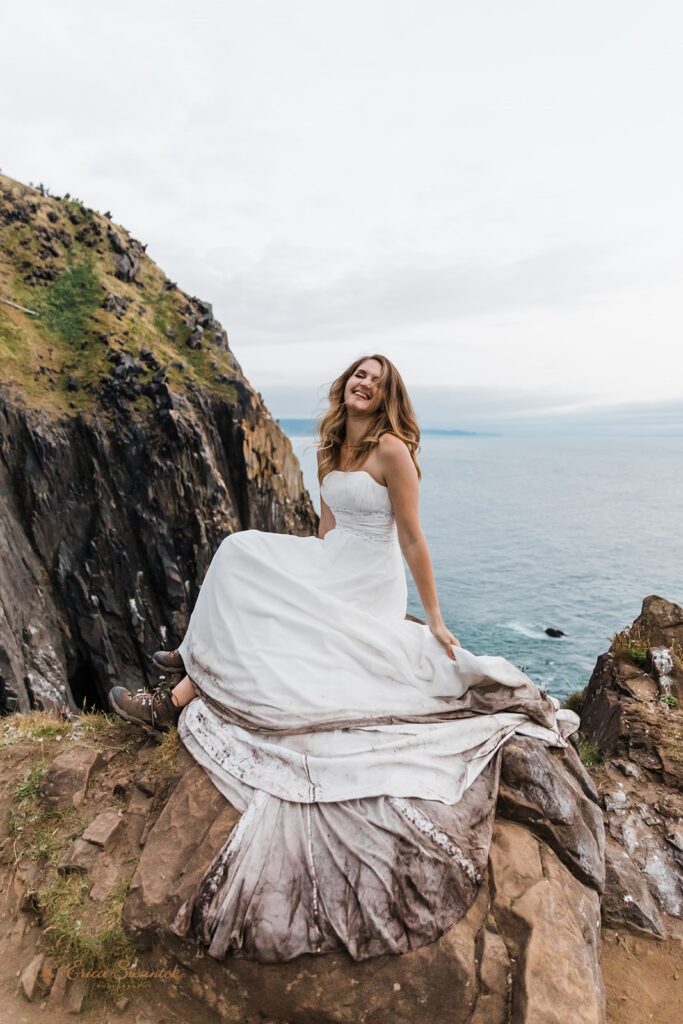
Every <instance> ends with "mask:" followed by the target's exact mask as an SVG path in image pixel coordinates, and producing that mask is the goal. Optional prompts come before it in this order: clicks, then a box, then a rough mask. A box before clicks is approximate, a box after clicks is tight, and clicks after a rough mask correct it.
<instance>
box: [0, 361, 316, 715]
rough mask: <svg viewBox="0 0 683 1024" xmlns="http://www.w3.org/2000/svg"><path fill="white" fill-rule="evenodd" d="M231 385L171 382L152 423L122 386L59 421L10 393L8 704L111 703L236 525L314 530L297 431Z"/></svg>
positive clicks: (3, 639)
mask: <svg viewBox="0 0 683 1024" xmlns="http://www.w3.org/2000/svg"><path fill="white" fill-rule="evenodd" d="M119 365H120V366H123V367H124V369H125V368H126V364H125V362H123V363H120V364H119ZM118 368H119V367H118V366H117V367H116V369H118ZM113 379H114V380H115V381H116V382H117V383H120V384H121V385H123V386H124V387H125V385H126V384H127V378H126V377H125V376H124V377H121V378H113ZM232 386H233V388H234V394H236V400H235V401H234V402H230V403H228V402H227V401H226V400H222V399H221V398H220V397H219V396H216V395H214V394H212V395H208V394H205V393H204V392H203V391H201V390H200V389H196V390H195V391H194V392H192V393H191V394H189V395H188V396H182V395H178V394H176V393H174V392H173V391H172V390H171V389H170V388H169V387H168V385H166V384H165V383H164V382H162V381H160V382H158V387H157V388H156V389H155V388H150V395H149V397H150V398H151V401H152V403H153V411H152V412H151V413H150V414H149V415H148V416H147V417H145V418H143V419H141V418H140V417H139V416H138V415H133V413H132V412H129V411H128V410H127V409H126V403H125V397H122V396H121V395H119V394H118V393H117V392H116V391H115V390H114V391H113V393H112V391H110V390H108V389H107V388H104V389H103V393H102V399H101V403H100V411H99V415H96V416H85V415H77V416H74V417H70V418H69V417H63V418H60V419H58V420H53V419H50V418H48V417H47V416H44V415H41V414H39V413H37V412H36V411H33V410H27V409H24V408H22V407H20V406H19V405H17V404H14V403H10V402H9V401H6V400H4V399H3V397H2V394H1V393H0V504H1V508H0V511H1V513H2V525H1V527H0V551H2V553H3V567H6V568H7V571H6V572H5V571H3V574H2V578H1V579H0V609H2V610H0V681H1V684H2V688H3V690H4V694H5V707H6V709H7V710H12V708H13V706H16V703H17V702H18V706H19V707H20V708H22V709H27V708H29V707H42V708H59V707H70V708H72V709H74V708H75V707H77V706H81V705H82V704H83V702H84V701H85V703H86V704H87V705H93V704H94V705H95V706H101V707H104V706H105V699H106V694H107V691H108V690H109V689H110V687H111V686H112V685H113V684H114V683H123V684H124V685H128V686H130V687H135V686H141V685H145V684H146V683H148V682H151V681H152V678H151V674H150V666H149V660H148V655H149V653H151V652H152V651H153V650H155V649H156V648H159V647H167V646H169V647H174V646H176V645H177V643H178V642H179V641H180V640H181V639H182V635H183V633H184V630H185V627H186V624H187V621H188V617H189V615H190V613H191V611H192V608H193V606H194V602H195V600H196V597H197V593H198V588H199V586H200V585H201V582H202V579H203V577H204V574H205V572H206V569H207V568H208V565H209V562H210V560H211V557H212V555H213V553H214V551H215V550H216V548H217V547H218V545H219V543H220V541H221V540H222V539H223V537H224V536H226V534H228V533H232V532H233V531H235V530H240V529H247V528H250V527H252V528H256V529H261V530H270V531H274V532H282V533H295V534H299V535H307V534H311V533H314V532H315V529H316V525H317V519H316V515H315V512H314V510H313V507H312V504H311V501H310V497H309V495H308V492H307V491H306V490H305V488H304V486H303V479H302V476H301V470H300V467H299V465H298V461H297V459H296V457H295V455H294V453H293V450H292V447H291V444H290V442H289V440H288V438H287V437H286V436H285V435H283V434H282V432H281V431H280V428H279V426H278V425H277V424H276V423H275V422H274V421H273V420H272V419H271V417H270V415H269V414H268V412H267V410H266V409H265V407H264V406H263V404H262V403H261V402H260V401H259V399H258V398H257V396H256V395H255V393H254V392H253V391H252V389H251V388H250V387H249V385H248V384H247V383H246V382H245V381H244V380H243V379H240V378H238V377H235V378H234V380H233V382H232ZM13 702H14V703H13Z"/></svg>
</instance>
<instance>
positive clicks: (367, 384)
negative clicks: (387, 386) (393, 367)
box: [344, 359, 384, 415]
mask: <svg viewBox="0 0 683 1024" xmlns="http://www.w3.org/2000/svg"><path fill="white" fill-rule="evenodd" d="M381 373H382V364H381V363H379V362H378V361H377V360H376V359H364V360H363V362H362V363H360V365H359V366H357V367H356V369H355V370H354V372H353V373H352V374H351V376H350V377H349V379H348V380H347V382H346V387H345V388H344V402H345V404H346V411H347V413H350V414H354V413H355V414H359V413H360V414H365V415H367V414H368V413H374V412H377V410H378V409H380V408H381V406H382V401H383V398H384V395H383V393H382V388H381V387H380V386H379V384H378V381H379V378H380V375H381Z"/></svg>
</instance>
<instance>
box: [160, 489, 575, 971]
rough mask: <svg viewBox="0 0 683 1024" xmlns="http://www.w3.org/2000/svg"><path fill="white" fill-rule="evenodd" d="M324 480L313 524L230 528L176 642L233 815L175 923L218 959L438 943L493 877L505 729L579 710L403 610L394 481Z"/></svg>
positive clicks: (191, 708)
mask: <svg viewBox="0 0 683 1024" xmlns="http://www.w3.org/2000/svg"><path fill="white" fill-rule="evenodd" d="M321 493H322V495H323V497H324V499H325V501H326V503H327V504H328V505H329V506H330V508H331V509H332V512H333V513H334V516H335V521H336V526H335V528H334V529H333V530H330V531H328V532H327V534H326V535H325V537H324V538H323V539H322V540H321V539H319V538H318V537H293V536H288V535H283V534H274V533H266V532H261V531H258V530H245V531H242V532H238V533H234V534H231V535H230V536H229V537H227V538H226V539H225V540H224V541H223V543H222V544H221V545H220V547H219V548H218V550H217V552H216V554H215V555H214V558H213V560H212V562H211V564H210V566H209V569H208V571H207V573H206V576H205V579H204V582H203V584H202V587H201V590H200V592H199V596H198V599H197V602H196V605H195V608H194V611H193V613H192V616H191V619H190V622H189V625H188V629H187V632H186V634H185V637H184V639H183V641H182V643H181V645H180V648H179V650H180V653H181V654H182V656H183V659H184V662H185V666H186V669H187V671H188V674H189V675H190V677H191V678H192V680H193V681H194V683H195V686H196V688H197V689H198V691H199V694H200V696H199V697H198V698H197V699H195V700H193V701H191V702H190V704H188V705H187V706H186V707H185V708H184V709H183V711H182V713H181V716H180V720H179V724H178V730H179V733H180V736H181V739H182V741H183V743H184V744H185V745H186V747H187V748H188V750H189V751H190V753H191V754H192V755H193V757H194V758H195V759H196V760H197V761H198V762H199V763H200V764H201V765H202V766H203V768H204V769H205V770H206V772H207V774H208V775H209V777H210V778H211V780H212V781H213V783H214V784H215V785H216V786H217V787H218V789H219V790H220V791H221V792H222V793H223V794H224V795H225V797H226V798H227V799H228V800H229V801H230V802H231V803H232V804H233V805H234V806H235V807H236V808H237V809H238V810H239V811H241V812H242V817H241V818H240V820H239V822H238V824H237V825H236V826H235V829H234V830H233V832H232V834H231V835H230V836H229V837H228V838H227V840H226V843H225V844H224V846H223V847H222V849H221V850H219V851H218V853H217V854H216V856H215V857H214V858H213V860H212V862H211V863H210V864H209V865H208V866H207V869H206V872H205V874H204V876H203V878H202V879H201V881H200V883H199V885H198V886H197V888H196V891H195V893H194V894H193V896H192V898H191V899H189V900H187V901H186V902H185V903H184V904H183V906H182V907H181V908H180V910H179V911H178V914H177V916H176V919H175V921H174V924H173V930H174V931H175V932H176V934H178V935H184V936H189V935H193V936H194V937H195V938H196V939H197V940H198V941H200V942H201V943H203V944H204V945H205V946H206V947H207V949H208V952H209V954H210V955H211V956H214V957H216V958H218V959H220V958H222V957H224V956H226V955H227V954H231V955H234V956H241V957H247V958H250V959H255V960H260V961H264V962H265V961H283V960H290V959H292V958H293V957H295V956H298V955H300V954H301V953H322V952H328V951H331V950H339V949H346V950H347V951H348V953H349V954H350V955H351V956H352V957H353V958H354V959H357V960H361V959H365V958H367V957H372V956H378V955H380V954H383V953H402V952H406V951H407V950H409V949H413V948H415V947H417V946H421V945H424V944H425V943H428V942H432V941H434V939H436V938H438V936H439V935H441V934H442V933H443V932H444V931H445V930H446V929H447V928H449V927H450V926H451V925H452V924H454V923H455V921H457V920H458V919H459V918H460V917H461V916H462V915H463V914H464V913H465V912H466V911H467V909H468V908H469V906H470V905H471V903H472V901H473V900H474V898H475V896H476V893H477V889H478V887H479V884H480V882H481V880H482V874H483V871H484V870H485V867H486V861H487V856H488V849H489V844H490V840H491V832H492V827H493V816H494V811H495V803H496V796H497V790H498V776H499V769H500V758H499V751H500V748H501V745H502V744H503V743H504V742H505V740H506V739H508V738H509V737H510V736H512V735H513V734H515V733H517V734H520V733H521V734H524V735H527V736H534V737H536V738H537V739H538V740H539V742H543V743H546V744H548V745H550V746H558V747H563V746H565V745H566V742H567V740H566V737H567V736H568V735H570V734H571V733H572V732H574V731H575V730H576V729H577V728H578V725H579V719H578V717H577V716H576V715H575V714H574V713H573V712H571V711H566V710H560V709H559V705H558V702H557V701H556V700H555V699H554V698H552V697H550V696H548V695H546V694H545V693H543V692H542V691H541V690H539V689H538V687H536V685H535V684H534V683H533V682H532V681H531V679H529V677H528V676H526V675H525V674H524V673H523V672H522V671H520V670H519V669H517V668H516V667H515V666H514V665H512V664H511V662H509V661H507V660H506V659H505V658H502V657H499V656H489V655H475V654H473V653H472V652H470V651H468V650H466V649H465V648H462V647H455V646H454V647H453V648H452V650H453V653H454V654H455V658H456V660H455V662H453V661H452V660H451V659H450V658H449V657H448V656H447V654H446V652H445V651H444V650H443V648H442V646H441V645H440V644H439V643H438V641H437V640H436V639H435V638H434V637H433V636H432V634H431V633H430V631H429V628H428V626H426V625H422V624H420V623H417V622H413V621H411V620H409V619H406V618H405V614H406V605H407V584H406V575H405V569H404V564H403V558H402V555H401V550H400V546H399V544H398V537H397V531H396V523H395V520H394V514H393V509H392V506H391V501H390V498H389V492H388V490H387V488H386V487H384V486H383V485H381V484H379V483H378V482H377V481H376V480H375V479H374V477H372V476H371V475H370V474H369V473H367V472H365V471H364V470H351V471H341V470H333V471H332V472H331V473H328V474H327V475H326V477H325V479H324V480H323V483H322V488H321Z"/></svg>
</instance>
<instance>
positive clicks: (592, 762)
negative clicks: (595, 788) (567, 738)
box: [576, 736, 602, 768]
mask: <svg viewBox="0 0 683 1024" xmlns="http://www.w3.org/2000/svg"><path fill="white" fill-rule="evenodd" d="M576 749H577V751H578V754H579V757H580V758H581V762H582V764H583V765H584V766H585V767H586V768H596V767H597V766H598V765H599V764H602V754H601V753H600V751H599V750H598V746H597V744H596V743H595V741H594V740H591V739H589V738H588V737H587V736H579V737H578V740H577V744H576Z"/></svg>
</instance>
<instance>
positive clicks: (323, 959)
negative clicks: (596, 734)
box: [0, 716, 604, 1024]
mask: <svg viewBox="0 0 683 1024" xmlns="http://www.w3.org/2000/svg"><path fill="white" fill-rule="evenodd" d="M15 717H16V718H17V719H20V718H22V717H24V716H15ZM102 717H104V716H102ZM111 730H112V735H113V736H114V737H115V738H114V739H112V735H110V734H109V733H107V734H106V736H104V737H98V738H97V739H94V738H93V736H90V737H89V738H88V739H87V741H84V740H83V739H79V738H78V735H76V738H75V739H74V738H69V737H67V736H66V735H65V737H64V738H63V739H62V741H61V743H60V744H57V743H55V742H53V741H50V742H49V743H48V744H47V746H46V747H45V755H44V756H45V762H46V765H47V770H46V771H45V774H44V777H43V779H42V783H41V786H40V791H39V794H38V796H37V800H38V801H39V802H40V803H41V804H42V806H43V807H45V806H47V807H48V808H51V809H53V810H54V809H55V808H57V809H59V808H61V809H62V810H63V812H64V813H67V814H68V815H73V814H78V815H80V819H79V820H78V822H77V823H76V824H74V827H73V828H72V829H71V831H70V833H69V835H68V836H66V837H65V844H64V846H65V848H64V849H63V850H62V851H61V852H60V857H59V859H56V858H55V857H54V856H53V865H52V866H51V865H50V864H47V865H46V864H40V863H39V864H36V863H35V860H32V859H31V857H30V856H29V854H24V855H23V856H22V855H20V856H19V859H18V861H16V862H14V861H13V857H12V851H14V850H16V849H17V842H16V836H15V837H10V838H9V839H7V840H5V843H4V845H3V854H4V859H5V862H6V864H5V865H4V866H3V868H2V870H3V872H5V874H6V875H9V878H8V881H9V883H10V884H11V888H12V893H13V896H12V912H13V914H14V916H15V919H16V920H17V921H21V919H24V921H29V922H33V927H32V928H31V927H28V926H27V927H28V931H27V935H30V936H32V937H33V938H34V941H33V942H32V943H31V948H30V949H29V948H27V949H26V950H25V952H22V955H23V956H24V958H25V959H24V962H22V963H21V967H22V969H24V973H25V970H26V968H28V967H31V972H30V973H31V978H29V977H28V975H26V978H25V982H26V984H25V986H24V988H23V998H24V1000H26V999H33V1000H34V1001H36V1002H39V1001H40V1000H41V999H43V1000H46V999H47V1000H50V999H52V1000H53V1004H51V1005H55V1004H58V1005H59V1006H65V1005H66V1003H65V1002H64V1000H69V999H71V1000H72V1001H73V999H74V998H76V1001H77V1002H78V991H77V992H76V996H74V992H73V984H72V983H69V984H68V985H64V984H63V973H62V975H61V976H60V974H59V969H58V963H57V961H56V960H55V959H54V957H53V959H52V960H51V959H50V958H49V957H48V959H47V960H45V961H41V963H40V964H39V963H38V962H37V961H36V962H35V963H33V960H34V959H35V957H36V955H37V954H36V949H35V935H36V927H38V926H41V927H43V928H44V927H45V925H46V924H48V923H49V915H48V914H47V911H45V909H44V908H42V907H41V895H40V894H41V891H42V889H41V887H42V886H43V884H44V883H45V882H46V880H47V879H48V876H49V875H50V872H52V873H53V874H54V872H55V871H57V872H58V873H59V872H61V873H62V875H63V876H69V875H70V874H71V873H73V874H74V875H77V876H78V877H79V878H81V879H84V880H85V883H86V888H87V890H89V892H88V896H87V900H88V901H89V902H90V903H93V902H94V903H97V901H100V902H101V901H105V900H107V899H108V898H109V896H110V894H111V893H113V892H115V891H116V890H117V886H118V887H119V889H120V887H121V883H122V880H123V881H124V883H127V882H128V881H129V885H128V888H127V895H126V896H125V900H124V901H123V903H122V913H121V917H122V923H123V929H124V931H125V934H126V936H127V938H128V940H130V941H131V942H132V943H133V944H134V947H135V949H136V950H137V951H138V952H137V954H136V956H137V962H138V963H139V964H144V965H145V967H146V968H147V969H149V970H155V969H169V968H170V967H173V965H176V968H177V969H178V977H177V978H175V979H173V980H171V981H170V982H166V983H162V982H151V983H150V986H151V987H149V986H148V987H147V989H146V998H147V999H149V997H150V994H151V993H155V998H156V1000H157V1007H156V1020H157V1021H160V1020H163V1019H168V1020H178V1019H180V1020H183V1019H188V1020H189V1019H191V1017H194V1015H196V1012H197V1011H198V1010H199V1011H201V1013H202V1014H203V1015H204V1016H206V1017H207V1019H209V1020H215V1021H229V1022H235V1024H237V1022H240V1024H242V1022H249V1024H251V1022H253V1024H256V1022H257V1021H260V1022H262V1021H271V1022H273V1021H277V1022H281V1024H282V1022H289V1024H309V1022H310V1024H323V1022H325V1024H337V1022H339V1024H347V1022H348V1024H390V1022H391V1024H396V1022H401V1021H411V1022H412V1021H415V1020H420V1021H425V1022H426V1021H429V1024H441V1022H443V1024H446V1022H448V1024H466V1022H467V1024H498V1022H500V1024H503V1022H515V1024H517V1022H520V1024H521V1022H529V1024H531V1022H538V1024H541V1022H543V1024H554V1022H557V1024H572V1022H576V1024H593V1022H595V1024H599V1022H601V1021H603V1020H604V995H603V985H602V978H601V971H600V965H599V951H600V893H601V890H602V887H603V881H604V877H603V876H604V871H603V843H604V835H603V827H602V814H601V812H600V808H599V806H598V803H597V799H598V798H597V793H596V791H595V789H594V788H593V785H592V783H591V781H590V779H589V777H588V775H587V773H586V771H585V769H584V768H583V766H582V764H581V762H580V760H579V758H578V756H577V754H576V752H575V750H574V749H573V748H572V747H570V748H568V749H567V750H566V751H550V750H548V749H546V748H545V747H543V746H541V745H540V744H536V743H534V742H533V741H531V740H528V739H522V738H520V739H515V740H512V741H510V742H509V743H508V744H507V745H506V746H505V748H504V752H503V763H502V774H501V790H500V800H499V817H498V819H497V821H496V826H495V834H494V840H493V844H492V847H491V852H490V859H489V866H488V872H487V877H486V880H485V883H484V884H483V886H482V888H481V889H480V892H479V896H478V898H477V900H476V902H475V903H474V905H473V906H472V907H471V908H470V911H469V912H468V913H467V915H466V916H465V917H464V918H463V919H462V920H461V921H460V922H458V923H456V924H455V925H454V926H453V927H452V928H451V929H450V930H449V931H448V932H446V933H445V934H444V935H443V936H442V937H441V938H440V939H439V940H438V941H436V942H434V943H431V944H430V945H427V946H424V947H422V948H419V949H416V950H414V951H413V952H411V953H407V954H405V955H403V956H386V957H381V958H375V959H371V960H366V961H362V962H355V961H353V960H352V959H351V958H350V957H349V956H348V955H347V954H345V953H339V954H326V955H324V956H312V955H311V956H303V957H299V958H297V959H295V960H293V961H290V962H289V963H284V964H259V963H255V962H252V961H247V960H244V959H240V958H234V957H233V958H229V959H227V960H225V961H222V962H219V961H216V960H214V959H213V958H211V957H209V956H208V955H206V953H205V951H204V950H203V949H202V948H200V947H199V946H196V945H195V944H194V943H190V942H185V941H182V940H180V939H179V938H178V937H177V936H175V935H174V934H173V933H172V932H170V931H169V924H170V922H171V921H172V920H173V917H174V915H175V913H176V911H177V909H178V907H179V906H180V904H181V903H182V902H183V901H184V899H185V898H186V897H187V896H188V894H189V893H190V892H191V890H192V888H193V886H194V885H195V883H196V882H197V880H198V879H199V877H200V875H201V874H202V872H203V871H204V869H205V868H206V866H207V864H208V862H209V861H210V859H211V858H212V857H213V855H214V853H215V852H216V851H217V849H218V848H219V847H220V846H221V845H222V844H223V843H224V841H225V839H226V838H227V836H228V835H229V833H230V831H231V830H232V828H233V827H234V825H235V823H236V821H237V820H238V813H237V812H236V811H235V809H234V808H233V807H231V806H230V804H228V803H227V802H226V801H225V799H224V798H223V796H222V795H221V794H220V793H219V792H218V791H217V790H216V789H215V787H214V786H213V784H212V783H211V782H210V780H209V779H208V777H207V776H206V774H205V773H204V771H203V770H202V769H201V768H200V767H199V766H198V765H197V764H196V763H195V762H194V761H193V760H192V758H191V757H190V755H189V754H188V753H187V751H186V750H185V749H184V748H183V747H182V745H180V744H179V743H178V742H177V737H175V734H174V737H171V738H169V739H168V740H166V741H165V742H164V744H163V745H162V747H161V748H156V749H153V748H154V745H152V747H150V744H149V743H148V742H146V741H145V740H143V739H142V738H138V737H137V735H136V734H135V733H134V731H132V730H131V729H130V728H129V727H127V726H125V725H124V724H123V723H121V724H120V725H112V726H111ZM65 739H66V741H67V742H66V746H64V740H65ZM174 744H175V747H174ZM34 746H35V745H34ZM43 746H45V743H44V744H43ZM62 747H64V749H63V750H61V748H62ZM27 750H28V751H29V754H30V745H29V744H28V743H27V742H25V743H23V744H22V743H18V744H14V745H9V746H7V747H5V749H4V750H0V755H1V756H2V759H3V761H4V762H5V768H6V769H9V771H6V777H7V780H8V781H7V782H6V787H9V789H7V788H6V791H5V797H4V800H5V802H8V801H9V800H10V796H11V793H12V792H16V784H17V781H20V780H21V778H22V772H23V771H25V760H24V761H23V762H21V764H20V759H21V757H22V756H23V757H24V758H25V757H26V754H27ZM60 750H61V752H60ZM169 751H170V752H171V753H172V757H170V758H169V756H168V754H169ZM160 758H161V761H160ZM164 759H165V760H164ZM160 763H161V764H164V763H165V765H166V767H165V769H164V771H163V772H162V773H161V775H160V774H159V767H158V766H159V764H160ZM155 765H156V767H154V766H155ZM18 845H19V847H20V846H21V844H18ZM131 873H132V877H131ZM14 928H15V929H19V925H18V924H15V925H14ZM10 930H11V929H10ZM17 934H18V933H17ZM22 934H23V933H22ZM37 934H38V939H39V942H38V946H39V950H38V951H40V949H41V948H43V943H42V942H41V941H40V932H39V931H38V933H37ZM20 940H21V937H19V938H17V935H15V939H14V940H13V941H15V942H18V941H20ZM22 949H23V947H22ZM47 952H48V953H49V954H50V956H53V952H52V951H50V950H49V949H48V950H47ZM46 965H47V967H46ZM41 969H43V974H44V975H45V971H46V970H47V979H46V980H43V982H41V984H40V985H38V983H37V982H32V981H31V979H32V978H33V975H36V977H38V975H39V974H40V970H41ZM60 978H61V981H62V985H63V987H64V989H65V991H64V993H63V994H61V995H60V988H59V984H58V982H59V980H60ZM55 979H56V980H55ZM15 983H16V979H15ZM55 985H57V988H56V989H55ZM27 986H28V987H27ZM51 988H52V991H51ZM48 993H49V994H48ZM83 998H84V994H83V992H81V994H80V1002H81V1005H83V1006H84V1009H83V1012H84V1013H87V1012H88V1006H94V1003H93V999H94V998H95V997H94V996H93V997H91V996H88V995H86V998H85V1003H83ZM136 998H137V997H133V1002H132V1003H131V1004H130V1007H131V1008H133V1007H135V1006H137V1005H138V1004H137V1003H136V1001H135V999H136ZM60 1000H61V1001H60ZM181 1006H183V1007H185V1012H186V1013H190V1015H189V1016H187V1017H183V1016H182V1013H180V1014H179V1010H180V1007H181ZM188 1008H191V1012H190V1010H188ZM126 1012H127V1011H126ZM166 1012H167V1014H168V1015H167V1017H165V1016H164V1014H165V1013H166ZM122 1013H123V1016H122ZM100 1019H102V1015H101V1013H100ZM124 1019H126V1017H125V1013H124V1011H117V1012H116V1013H115V1014H114V1016H112V1018H111V1020H112V1022H113V1021H114V1020H124ZM130 1019H131V1021H132V1020H135V1017H131V1018H130Z"/></svg>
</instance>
